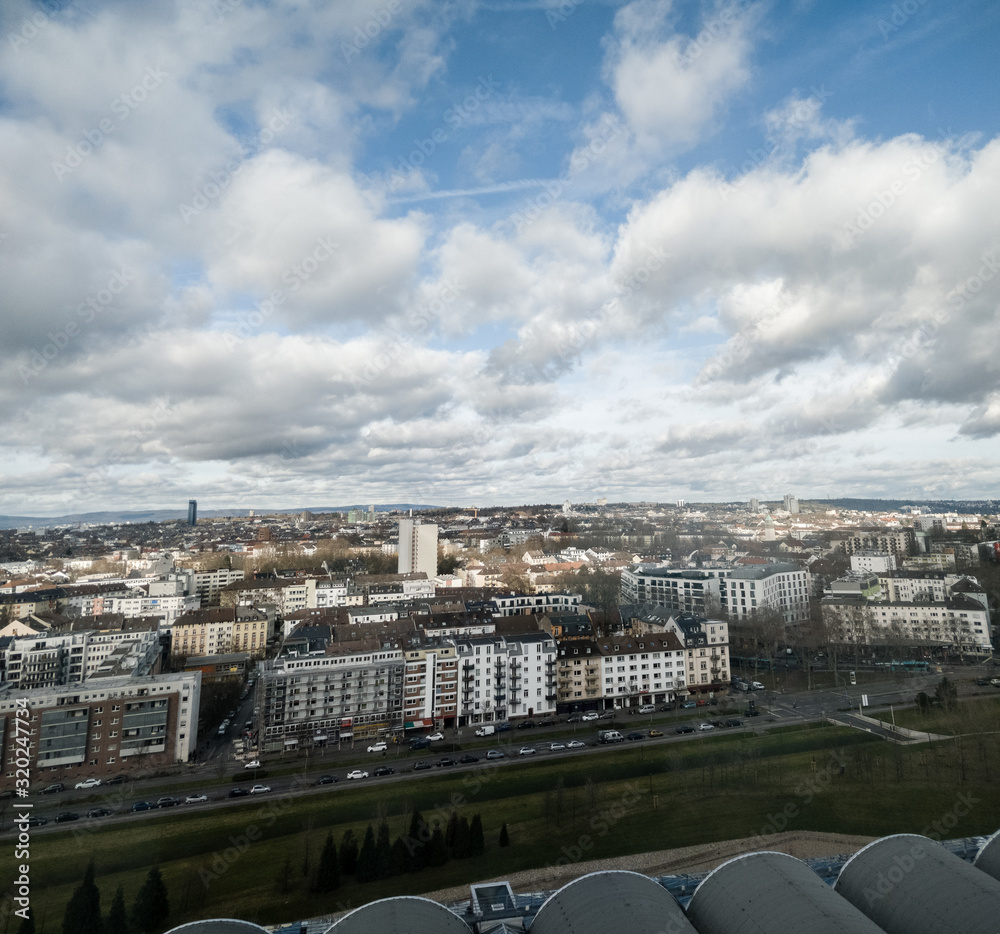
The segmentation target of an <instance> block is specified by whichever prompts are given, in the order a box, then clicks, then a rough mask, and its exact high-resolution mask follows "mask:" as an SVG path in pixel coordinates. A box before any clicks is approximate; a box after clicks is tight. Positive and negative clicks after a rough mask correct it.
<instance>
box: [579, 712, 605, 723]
mask: <svg viewBox="0 0 1000 934" xmlns="http://www.w3.org/2000/svg"><path fill="white" fill-rule="evenodd" d="M583 719H584V720H587V721H590V720H600V719H601V715H600V714H599V713H597V711H596V710H591V711H588V712H587V713H585V714H584V715H583Z"/></svg>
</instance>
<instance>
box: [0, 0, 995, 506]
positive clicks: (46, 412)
mask: <svg viewBox="0 0 1000 934" xmlns="http://www.w3.org/2000/svg"><path fill="white" fill-rule="evenodd" d="M998 35H1000V4H998V3H996V2H986V0H953V2H949V3H942V2H940V0H900V2H894V3H889V2H886V3H882V2H867V0H864V2H862V0H842V2H838V3H819V2H813V0H770V2H768V0H762V2H753V0H738V2H733V3H729V2H689V0H672V2H671V0H635V2H629V3H625V2H612V0H607V2H601V0H560V2H557V0H552V2H549V0H482V2H477V0H428V2H423V0H336V2H326V0H260V2H257V0H212V2H210V0H156V2H152V0H150V2H143V0H44V2H42V0H36V2H30V0H4V3H3V4H2V5H0V340H2V348H3V353H2V354H0V513H6V514H15V515H60V514H65V513H70V512H84V511H90V510H98V509H130V508H164V507H174V506H176V507H177V508H183V507H184V506H185V505H186V502H187V500H188V499H191V498H195V499H197V500H198V502H199V507H200V508H202V509H216V508H227V507H240V508H254V507H259V508H281V507H283V506H289V507H290V506H307V505H320V504H346V503H368V502H372V503H379V502H422V503H429V504H431V503H432V504H436V505H441V506H448V505H451V506H463V505H489V504H518V503H531V502H562V501H564V500H570V501H572V502H591V501H594V500H595V499H597V498H600V497H606V498H607V499H608V500H609V501H612V502H616V501H627V500H660V501H663V500H673V499H679V498H683V499H687V500H690V501H711V500H739V499H749V498H750V497H753V496H756V497H760V498H762V499H775V498H780V497H781V496H782V495H783V494H784V493H788V492H791V493H796V494H797V495H798V496H799V497H800V498H802V499H808V498H810V497H816V498H820V497H847V496H865V497H891V498H904V499H914V500H916V499H923V498H951V499H961V498H985V497H995V496H996V495H997V481H996V478H997V476H998V472H997V470H996V460H997V454H998V434H1000V353H998V347H1000V288H998V279H1000V224H998V220H997V219H998V218H1000V126H998V123H1000V108H998V107H997V103H996V102H997V100H998V99H1000V93H998V92H1000V67H998V63H997V42H996V39H997V36H998Z"/></svg>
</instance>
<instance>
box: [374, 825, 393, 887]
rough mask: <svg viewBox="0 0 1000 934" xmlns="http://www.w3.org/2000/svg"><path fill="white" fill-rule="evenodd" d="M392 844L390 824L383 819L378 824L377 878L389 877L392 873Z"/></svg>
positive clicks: (376, 847) (376, 849)
mask: <svg viewBox="0 0 1000 934" xmlns="http://www.w3.org/2000/svg"><path fill="white" fill-rule="evenodd" d="M391 864H392V856H391V846H390V844H389V824H388V823H387V822H386V821H382V823H380V824H379V825H378V837H376V839H375V878H376V879H387V878H388V877H389V876H390V875H391V874H392V865H391Z"/></svg>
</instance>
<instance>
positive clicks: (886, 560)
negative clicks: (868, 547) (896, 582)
mask: <svg viewBox="0 0 1000 934" xmlns="http://www.w3.org/2000/svg"><path fill="white" fill-rule="evenodd" d="M851 570H852V571H861V572H864V573H868V574H885V573H887V572H888V571H895V570H896V556H895V555H891V554H889V552H887V551H861V552H858V554H856V555H851Z"/></svg>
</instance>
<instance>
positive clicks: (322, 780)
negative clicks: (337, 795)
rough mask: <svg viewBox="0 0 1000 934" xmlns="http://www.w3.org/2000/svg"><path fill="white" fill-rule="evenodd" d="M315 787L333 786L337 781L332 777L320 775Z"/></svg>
mask: <svg viewBox="0 0 1000 934" xmlns="http://www.w3.org/2000/svg"><path fill="white" fill-rule="evenodd" d="M316 784H317V785H335V784H337V779H335V778H334V777H333V776H332V775H321V776H320V777H319V779H318V780H317V782H316Z"/></svg>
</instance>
